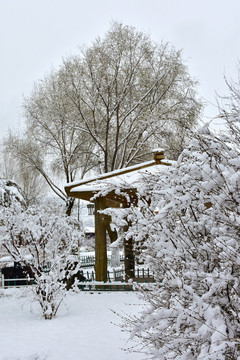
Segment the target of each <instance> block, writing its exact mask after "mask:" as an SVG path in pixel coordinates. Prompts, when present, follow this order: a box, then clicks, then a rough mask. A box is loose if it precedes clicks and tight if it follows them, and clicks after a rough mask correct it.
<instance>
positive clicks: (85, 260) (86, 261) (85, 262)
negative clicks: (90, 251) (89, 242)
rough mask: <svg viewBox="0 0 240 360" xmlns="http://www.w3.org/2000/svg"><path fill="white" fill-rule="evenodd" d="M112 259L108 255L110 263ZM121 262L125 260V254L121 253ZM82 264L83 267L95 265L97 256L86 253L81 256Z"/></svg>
mask: <svg viewBox="0 0 240 360" xmlns="http://www.w3.org/2000/svg"><path fill="white" fill-rule="evenodd" d="M110 262H111V259H110V257H108V264H110ZM120 262H124V255H120ZM80 264H81V267H82V268H87V267H93V266H94V265H95V256H94V255H86V256H81V257H80Z"/></svg>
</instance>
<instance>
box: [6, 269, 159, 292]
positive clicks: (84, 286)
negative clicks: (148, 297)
mask: <svg viewBox="0 0 240 360" xmlns="http://www.w3.org/2000/svg"><path fill="white" fill-rule="evenodd" d="M83 276H84V277H85V280H84V281H79V283H78V287H79V289H81V290H89V291H91V290H103V291H104V290H110V291H112V290H117V291H118V290H127V291H129V290H133V285H132V284H131V283H128V282H124V277H125V272H124V270H123V269H119V270H113V271H108V272H107V279H108V280H107V282H106V283H103V282H98V281H96V280H95V272H94V271H84V272H83ZM133 280H134V282H137V283H138V282H141V283H143V282H145V283H149V282H154V273H153V272H151V271H150V270H149V269H144V268H142V269H139V268H137V269H136V271H135V278H134V279H133ZM33 284H34V279H32V278H22V279H5V278H4V275H3V274H2V277H1V287H2V288H3V289H4V288H9V287H19V286H28V285H33Z"/></svg>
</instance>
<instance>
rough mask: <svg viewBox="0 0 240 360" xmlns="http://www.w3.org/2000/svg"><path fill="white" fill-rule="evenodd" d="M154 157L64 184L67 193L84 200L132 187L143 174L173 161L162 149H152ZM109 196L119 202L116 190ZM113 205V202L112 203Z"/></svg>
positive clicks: (134, 186) (156, 170)
mask: <svg viewBox="0 0 240 360" xmlns="http://www.w3.org/2000/svg"><path fill="white" fill-rule="evenodd" d="M154 159H155V160H152V161H147V162H144V163H141V164H137V165H134V166H130V167H127V168H123V169H118V170H114V171H111V172H109V173H106V174H101V175H98V176H96V177H91V178H86V179H83V180H80V181H75V182H72V183H69V184H67V185H66V186H65V190H66V192H67V194H68V195H69V196H71V197H76V198H80V199H84V200H90V199H92V198H93V196H95V195H96V194H97V193H99V192H100V191H101V192H103V191H104V190H106V194H107V193H108V194H110V192H111V190H113V189H114V188H115V189H116V188H124V189H134V188H136V187H137V185H138V183H139V182H140V181H141V179H142V178H143V176H144V174H147V173H148V174H149V173H151V174H155V173H157V172H159V170H160V169H161V167H162V166H168V165H171V164H172V163H173V161H170V160H165V159H164V155H163V150H162V149H155V150H154ZM108 197H111V198H112V199H111V200H112V201H114V202H115V203H119V202H120V200H119V199H117V196H116V192H115V195H114V200H113V196H110V195H109V196H108ZM112 205H113V204H112Z"/></svg>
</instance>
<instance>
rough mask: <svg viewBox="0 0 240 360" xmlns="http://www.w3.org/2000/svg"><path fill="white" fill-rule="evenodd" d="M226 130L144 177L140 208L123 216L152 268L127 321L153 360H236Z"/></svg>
mask: <svg viewBox="0 0 240 360" xmlns="http://www.w3.org/2000/svg"><path fill="white" fill-rule="evenodd" d="M229 126H230V127H231V129H230V130H231V131H230V132H229V134H225V135H224V136H216V135H215V134H213V133H211V132H210V131H209V129H208V127H207V126H205V127H204V128H202V129H201V130H200V131H199V132H198V133H197V134H195V135H194V138H193V140H192V142H191V144H190V145H189V147H188V148H187V149H186V150H185V151H183V153H182V155H181V157H180V158H179V160H178V161H177V162H176V164H173V165H172V166H170V167H163V166H162V167H159V172H158V173H157V174H155V175H152V174H149V175H146V174H145V175H144V177H143V179H142V184H141V186H139V187H138V192H139V201H138V206H137V207H131V208H130V209H124V212H121V213H124V216H125V217H126V216H127V220H128V222H129V223H131V227H130V228H129V230H128V232H127V234H126V237H134V239H135V242H136V243H137V242H139V241H140V242H142V241H144V245H145V246H144V250H143V252H142V255H141V256H142V259H143V261H144V262H145V264H146V266H148V267H149V268H150V269H151V270H154V276H155V280H156V282H155V283H153V284H151V285H150V284H149V285H148V290H149V291H144V288H141V287H140V292H139V293H141V294H142V296H143V297H144V299H145V300H146V301H147V302H148V303H149V305H150V306H149V307H148V308H147V309H146V310H145V311H144V313H142V314H141V316H139V318H138V319H129V325H130V329H131V332H132V337H133V338H135V339H137V338H138V339H139V343H140V346H141V347H142V346H144V351H145V352H146V353H149V354H151V355H152V356H153V358H154V359H161V360H163V359H165V360H170V359H178V360H180V359H181V360H190V359H191V360H193V359H198V360H200V359H204V360H206V359H208V360H210V359H211V360H216V359H217V360H224V359H228V360H230V359H231V360H233V359H234V360H237V359H240V147H239V142H238V141H237V139H239V135H240V130H239V129H240V127H239V122H237V120H236V121H235V122H231V123H229ZM116 214H117V211H115V217H114V220H115V222H118V221H119V219H118V217H117V215H116ZM141 290H142V291H141Z"/></svg>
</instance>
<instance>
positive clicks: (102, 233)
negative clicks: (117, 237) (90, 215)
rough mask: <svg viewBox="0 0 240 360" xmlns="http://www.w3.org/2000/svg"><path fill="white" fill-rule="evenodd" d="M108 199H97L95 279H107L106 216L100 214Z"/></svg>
mask: <svg viewBox="0 0 240 360" xmlns="http://www.w3.org/2000/svg"><path fill="white" fill-rule="evenodd" d="M105 207H106V201H105V199H104V198H102V197H99V198H97V199H96V200H95V279H96V281H104V282H106V281H107V238H106V222H105V216H104V215H103V214H99V210H104V209H105Z"/></svg>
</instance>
